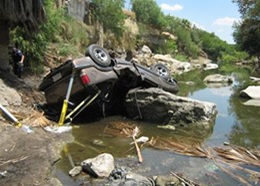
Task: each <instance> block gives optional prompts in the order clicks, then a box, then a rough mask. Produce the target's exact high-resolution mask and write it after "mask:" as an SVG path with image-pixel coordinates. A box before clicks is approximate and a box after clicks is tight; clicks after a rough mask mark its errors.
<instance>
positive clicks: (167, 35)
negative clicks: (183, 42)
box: [162, 32, 177, 41]
mask: <svg viewBox="0 0 260 186" xmlns="http://www.w3.org/2000/svg"><path fill="white" fill-rule="evenodd" d="M162 35H163V36H166V37H167V38H168V39H171V40H173V41H176V40H177V37H176V36H175V35H172V34H171V33H169V32H162Z"/></svg>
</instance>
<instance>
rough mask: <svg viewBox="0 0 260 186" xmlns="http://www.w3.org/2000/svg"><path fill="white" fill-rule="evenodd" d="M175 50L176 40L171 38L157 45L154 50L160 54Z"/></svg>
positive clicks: (170, 52) (172, 52) (171, 52)
mask: <svg viewBox="0 0 260 186" xmlns="http://www.w3.org/2000/svg"><path fill="white" fill-rule="evenodd" d="M176 50H177V44H176V42H175V41H173V40H167V41H166V42H165V43H164V44H163V45H161V46H159V48H158V49H157V51H156V52H157V53H161V54H174V53H175V51H176Z"/></svg>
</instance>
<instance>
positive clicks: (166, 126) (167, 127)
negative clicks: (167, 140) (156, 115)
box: [157, 125, 176, 130]
mask: <svg viewBox="0 0 260 186" xmlns="http://www.w3.org/2000/svg"><path fill="white" fill-rule="evenodd" d="M157 127H158V128H160V129H165V130H175V129H176V128H175V127H174V126H173V125H158V126H157Z"/></svg>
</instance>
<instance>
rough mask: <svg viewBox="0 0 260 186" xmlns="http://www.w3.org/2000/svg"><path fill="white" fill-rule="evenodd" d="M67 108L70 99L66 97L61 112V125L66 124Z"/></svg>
mask: <svg viewBox="0 0 260 186" xmlns="http://www.w3.org/2000/svg"><path fill="white" fill-rule="evenodd" d="M67 109H68V101H67V100H66V99H65V100H64V102H63V107H62V110H61V114H60V120H59V126H62V125H63V124H64V120H65V117H66V113H67Z"/></svg>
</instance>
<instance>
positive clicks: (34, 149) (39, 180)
mask: <svg viewBox="0 0 260 186" xmlns="http://www.w3.org/2000/svg"><path fill="white" fill-rule="evenodd" d="M13 79H15V77H14V78H13ZM40 79H41V77H39V76H29V75H25V77H23V79H22V82H21V81H18V80H17V81H18V82H19V83H21V84H20V87H19V88H18V87H15V84H13V83H11V82H10V81H8V80H7V81H8V82H6V80H5V81H3V80H2V79H1V81H0V89H1V90H3V91H1V104H2V105H4V107H6V108H7V109H8V110H9V111H10V112H11V113H12V114H14V115H15V116H16V117H17V118H18V119H19V121H21V123H22V124H25V125H23V126H32V130H33V132H32V133H26V131H24V130H23V129H22V128H17V127H16V126H15V124H14V123H12V122H10V121H9V119H8V118H6V117H5V116H4V115H2V116H0V142H1V143H0V144H1V145H0V152H1V155H0V185H5V186H8V185H53V186H54V185H55V186H56V185H57V184H56V183H57V181H56V180H55V178H52V177H51V174H50V173H51V172H52V170H53V168H54V166H55V163H56V162H57V161H59V159H60V152H61V150H62V148H63V146H64V145H65V144H66V143H68V142H70V141H72V140H73V136H72V134H71V133H64V134H52V133H47V132H46V131H45V130H44V129H43V126H44V125H55V123H52V122H51V121H49V120H47V119H46V118H45V117H44V116H42V113H40V112H39V111H37V110H36V109H35V106H36V104H37V103H38V104H39V103H43V100H44V99H43V95H42V93H40V92H38V91H37V86H38V83H39V82H40ZM35 95H37V96H35ZM37 98H38V99H37Z"/></svg>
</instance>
